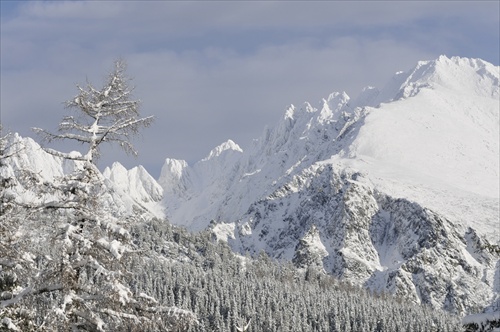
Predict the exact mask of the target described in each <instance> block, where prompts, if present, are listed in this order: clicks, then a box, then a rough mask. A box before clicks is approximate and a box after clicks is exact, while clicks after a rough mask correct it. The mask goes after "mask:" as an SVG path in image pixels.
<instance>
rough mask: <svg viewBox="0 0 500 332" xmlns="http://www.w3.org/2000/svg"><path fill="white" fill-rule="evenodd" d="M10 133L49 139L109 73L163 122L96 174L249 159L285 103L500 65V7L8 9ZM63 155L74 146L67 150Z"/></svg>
mask: <svg viewBox="0 0 500 332" xmlns="http://www.w3.org/2000/svg"><path fill="white" fill-rule="evenodd" d="M0 3H1V29H0V31H1V36H0V43H1V45H0V46H1V86H0V87H1V95H0V97H1V98H0V100H1V121H2V124H3V126H4V127H5V129H8V130H10V131H13V132H19V133H20V134H21V135H23V136H31V137H33V138H35V139H36V140H37V141H40V140H39V138H38V137H37V136H35V134H34V133H32V132H31V130H30V128H31V127H42V128H45V129H48V130H52V131H55V130H56V129H57V124H58V123H59V121H60V119H61V118H62V117H63V116H64V115H65V114H66V113H67V110H65V109H64V107H63V102H64V101H66V100H68V99H71V98H72V97H73V96H75V95H76V94H77V89H76V84H82V85H84V84H85V83H86V81H87V80H88V81H90V82H92V83H93V84H94V85H96V86H98V87H100V86H101V84H102V83H103V80H104V78H105V76H106V75H107V73H108V72H109V71H110V70H111V69H112V64H113V61H114V60H115V59H116V58H118V57H121V58H123V59H125V60H126V61H127V63H128V70H127V73H128V75H129V76H131V77H133V85H135V86H136V89H135V92H134V96H135V97H136V98H137V99H140V100H141V101H142V108H141V111H142V115H144V116H146V115H154V116H155V117H156V121H155V123H154V124H153V126H152V127H150V128H147V129H145V130H144V131H143V132H142V134H141V135H140V136H139V137H137V139H135V140H134V145H135V147H136V148H137V149H138V150H139V157H138V158H137V159H134V158H133V157H129V156H127V155H126V154H125V153H124V152H122V151H120V150H118V149H117V148H108V149H106V150H105V151H104V156H103V157H102V158H101V160H100V163H99V164H100V165H99V166H100V168H101V169H102V168H104V166H106V165H110V164H111V163H112V162H113V161H120V162H121V163H122V164H124V165H125V166H126V167H127V168H130V167H133V166H135V165H139V164H142V165H144V166H145V167H146V169H147V170H148V171H149V172H150V173H151V174H152V175H153V176H154V177H158V175H159V173H160V169H161V166H162V165H163V162H164V159H165V158H166V157H171V158H177V159H185V160H187V161H188V162H189V163H190V164H193V163H194V162H196V161H197V160H200V159H201V158H204V157H205V156H206V155H208V153H209V151H210V150H211V149H212V148H214V147H215V146H217V145H219V144H220V143H222V142H224V141H226V140H227V139H232V140H234V141H235V142H236V143H238V144H239V145H240V146H241V147H242V148H243V149H245V148H246V147H248V146H249V145H250V143H251V140H252V139H255V138H258V137H259V136H260V135H261V133H262V131H263V129H264V127H265V126H266V125H268V126H273V125H274V124H275V123H276V122H277V121H278V120H279V119H280V118H281V117H282V115H283V113H284V110H285V109H286V108H287V107H288V105H290V104H294V105H301V104H302V103H303V102H305V101H309V102H310V103H311V104H312V105H313V106H316V105H317V104H318V102H319V101H320V100H321V98H326V97H327V96H328V95H329V94H330V93H331V92H334V91H346V92H347V94H348V95H349V96H351V97H352V98H355V97H356V96H357V94H358V93H359V92H360V90H361V89H362V88H363V87H365V86H376V87H379V88H382V87H383V86H384V84H385V83H386V82H387V81H388V80H389V79H390V78H391V77H392V75H393V74H394V73H395V72H397V71H400V70H404V71H407V70H409V69H411V68H412V67H413V66H415V64H416V62H417V61H419V60H431V59H435V58H437V57H438V56H439V55H441V54H445V55H447V56H454V55H458V56H463V57H473V58H481V59H483V60H486V61H489V62H491V63H493V64H495V65H498V64H499V58H500V54H499V53H500V46H499V40H500V36H499V30H500V23H499V12H500V8H499V1H484V2H482V1H470V2H469V1H457V2H453V1H442V2H439V1H421V2H420V1H416V2H409V1H401V2H396V1H365V2H361V1H360V2H356V1H349V2H347V1H345V2H342V1H336V2H333V1H317V2H316V1H303V2H301V1H290V2H288V1H278V2H271V1H247V2H244V1H234V2H229V1H171V2H170V1H168V2H167V1H67V2H65V1H31V2H28V1H10V2H9V1H4V0H2V1H1V2H0ZM58 148H60V149H63V150H64V149H70V150H72V149H74V147H68V146H58Z"/></svg>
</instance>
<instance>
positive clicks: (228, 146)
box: [202, 139, 243, 161]
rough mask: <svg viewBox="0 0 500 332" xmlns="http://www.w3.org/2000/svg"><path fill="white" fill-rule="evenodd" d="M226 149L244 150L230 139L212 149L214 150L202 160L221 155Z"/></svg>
mask: <svg viewBox="0 0 500 332" xmlns="http://www.w3.org/2000/svg"><path fill="white" fill-rule="evenodd" d="M225 151H236V152H243V150H242V149H241V148H240V146H239V145H238V144H236V143H235V142H233V141H232V140H230V139H229V140H227V141H226V142H224V143H222V144H221V145H219V146H217V147H215V148H214V149H212V151H210V153H209V154H208V156H207V157H205V158H203V159H202V161H207V160H210V159H213V158H216V157H219V156H220V155H221V154H222V153H224V152H225Z"/></svg>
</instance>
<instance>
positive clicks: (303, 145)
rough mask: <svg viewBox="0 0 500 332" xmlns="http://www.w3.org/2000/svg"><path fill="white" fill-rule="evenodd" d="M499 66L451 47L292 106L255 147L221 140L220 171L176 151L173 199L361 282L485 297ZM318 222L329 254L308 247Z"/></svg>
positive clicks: (491, 265)
mask: <svg viewBox="0 0 500 332" xmlns="http://www.w3.org/2000/svg"><path fill="white" fill-rule="evenodd" d="M498 71H499V68H498V67H495V66H493V65H491V64H489V63H486V62H484V61H482V60H477V59H465V58H458V57H454V58H451V59H449V58H446V57H444V56H442V57H440V58H438V59H436V60H434V61H425V62H420V63H418V64H417V66H416V67H415V68H414V69H412V70H410V71H408V72H406V73H403V72H400V73H398V74H396V75H395V77H394V78H393V79H392V80H391V81H390V82H389V83H388V84H387V86H386V87H385V88H383V89H382V90H380V91H379V90H377V89H375V88H366V89H364V90H363V91H362V93H361V94H360V96H358V97H357V98H356V99H354V100H351V99H350V98H349V97H348V96H347V95H346V94H345V93H333V94H331V95H330V96H329V97H328V98H326V99H324V100H323V101H322V102H321V103H320V104H319V106H318V107H317V108H315V107H313V106H312V105H310V104H309V103H305V104H304V105H303V106H302V107H299V108H297V107H294V106H291V107H289V108H288V109H287V110H286V112H285V115H284V117H283V118H282V119H281V120H280V121H279V122H278V124H277V125H276V126H275V127H274V128H272V129H266V130H265V131H264V133H263V135H262V137H261V138H260V139H259V140H257V141H256V142H255V143H254V145H253V146H252V147H250V149H249V150H248V151H244V152H242V151H241V149H239V148H238V149H235V148H234V145H231V144H230V146H233V148H229V149H226V150H224V151H226V152H227V154H228V156H229V155H230V158H228V157H224V156H223V155H222V154H220V155H217V154H212V153H211V155H212V158H211V159H210V165H211V166H210V172H207V171H205V169H206V168H205V167H204V166H203V167H202V165H204V164H205V163H206V160H202V161H200V162H199V163H197V164H195V165H194V166H192V167H191V166H189V165H188V164H187V163H186V162H184V161H176V160H171V159H167V161H166V163H165V166H164V168H163V170H162V175H161V176H160V179H159V183H160V184H161V185H162V187H163V188H164V190H165V194H164V202H165V204H166V206H167V211H166V213H167V215H168V216H169V217H170V220H171V221H172V222H173V223H175V224H179V225H184V226H187V227H188V228H190V229H193V230H200V229H204V228H206V227H211V228H212V229H213V231H214V232H215V234H217V236H218V237H219V238H221V239H224V240H227V241H228V242H229V243H230V244H231V246H232V247H233V249H235V250H237V251H239V252H242V253H244V252H247V251H248V252H251V253H252V252H253V253H258V252H259V251H260V250H265V251H266V252H267V253H268V254H269V255H271V256H273V257H276V258H280V259H286V260H292V258H294V256H295V257H297V252H296V248H299V249H300V250H299V251H300V252H301V253H307V252H310V253H314V252H316V253H318V252H319V253H321V254H320V255H319V256H320V257H319V258H318V257H310V261H311V262H317V261H318V259H319V260H320V261H322V262H323V268H324V269H325V270H326V271H327V272H328V273H333V274H334V275H337V276H338V277H340V278H345V279H347V280H351V281H352V282H355V283H356V284H359V285H365V286H367V287H369V288H371V289H374V290H378V291H389V292H392V293H397V294H404V295H406V296H407V297H410V298H413V299H414V301H415V302H424V303H429V304H432V305H433V306H435V307H442V308H445V309H447V310H450V311H454V312H460V313H464V312H471V311H474V310H477V307H484V306H486V305H488V304H490V303H493V302H494V301H495V299H496V298H497V297H498V286H495V285H496V284H498V283H499V282H500V280H499V279H498V274H497V275H495V271H496V270H497V269H498V265H497V264H498V263H497V262H498V258H499V254H500V252H499V249H498V244H499V242H500V241H499V235H498V204H499V195H498V177H499V175H498V168H499V152H498V151H499V145H498V138H499V100H498V99H499V84H498V82H499V73H498ZM226 146H227V144H226ZM219 150H223V149H222V148H221V149H219ZM186 211H188V212H189V213H186ZM313 229H317V232H318V234H319V235H318V236H314V238H318V237H319V239H320V240H321V243H318V242H317V241H313V242H314V245H315V246H316V249H317V248H323V247H324V248H325V250H326V251H327V253H328V255H324V253H322V252H323V251H322V250H314V248H311V250H308V249H307V248H304V245H306V244H307V243H308V242H311V241H307V239H308V238H310V237H311V236H310V234H311V230H313ZM315 232H316V231H314V232H313V233H315ZM308 234H309V235H308ZM300 243H302V245H299V244H300ZM299 256H301V255H300V254H299ZM322 256H324V257H322ZM300 261H303V260H302V259H301V260H300ZM305 261H308V259H306V260H305ZM299 265H301V264H299Z"/></svg>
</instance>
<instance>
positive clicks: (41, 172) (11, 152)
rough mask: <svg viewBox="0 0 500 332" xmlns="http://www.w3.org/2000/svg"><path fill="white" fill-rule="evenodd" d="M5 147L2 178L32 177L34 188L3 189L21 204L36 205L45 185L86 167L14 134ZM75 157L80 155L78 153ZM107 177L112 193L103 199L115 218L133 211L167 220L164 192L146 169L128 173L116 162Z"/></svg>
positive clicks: (105, 176) (107, 172)
mask: <svg viewBox="0 0 500 332" xmlns="http://www.w3.org/2000/svg"><path fill="white" fill-rule="evenodd" d="M5 145H6V151H4V153H5V155H8V156H9V158H6V159H5V160H3V162H4V165H3V167H1V168H0V170H1V172H2V174H0V177H1V178H2V179H18V178H20V177H22V176H29V177H31V180H30V181H28V183H30V184H31V185H32V187H26V186H23V184H22V183H16V184H14V185H9V186H8V187H7V188H3V189H4V190H6V191H7V194H11V195H13V196H15V199H16V201H17V202H18V203H25V204H32V203H34V201H36V200H38V199H40V197H36V196H37V194H40V193H41V192H42V191H43V186H44V184H45V183H54V182H55V181H56V180H57V179H58V178H61V177H63V176H64V175H68V174H71V173H73V172H75V171H77V170H79V169H81V168H82V167H83V163H82V162H80V161H74V160H67V159H63V158H60V157H56V156H54V155H52V154H49V153H47V152H45V151H44V150H43V148H42V147H41V146H40V145H39V144H38V143H37V142H35V141H34V140H33V139H31V138H29V137H21V136H19V135H18V134H12V135H10V136H9V137H7V140H6V142H5ZM72 154H79V153H78V152H76V151H75V152H72ZM103 175H104V179H105V181H106V183H105V185H106V187H107V188H108V190H107V192H106V194H105V195H104V196H102V197H100V198H99V199H100V200H101V201H102V202H104V205H105V206H107V207H108V208H109V210H110V211H111V212H112V213H113V214H114V215H116V216H127V215H129V214H130V213H133V212H134V213H135V212H141V213H144V214H147V215H151V216H156V217H164V208H163V207H162V206H161V204H160V201H161V199H162V196H163V189H162V188H161V187H160V186H159V184H158V183H157V182H156V181H155V179H154V178H153V177H152V176H151V175H149V173H148V172H147V171H146V170H145V169H144V168H143V167H142V166H139V167H135V168H133V169H131V170H126V169H125V168H124V167H123V166H122V165H121V164H119V163H114V164H113V166H112V167H111V168H106V169H105V170H104V172H103ZM33 186H34V187H33ZM35 188H36V189H37V190H35Z"/></svg>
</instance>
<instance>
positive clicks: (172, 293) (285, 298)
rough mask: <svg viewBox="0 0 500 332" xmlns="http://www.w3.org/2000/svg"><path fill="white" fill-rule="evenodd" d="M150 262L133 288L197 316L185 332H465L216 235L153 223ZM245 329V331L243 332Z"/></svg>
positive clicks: (146, 238)
mask: <svg viewBox="0 0 500 332" xmlns="http://www.w3.org/2000/svg"><path fill="white" fill-rule="evenodd" d="M132 233H133V234H134V241H135V243H136V244H137V245H139V246H140V247H145V246H149V249H151V250H152V251H151V256H149V257H147V258H145V257H142V258H141V261H135V262H133V263H132V265H131V266H130V268H131V269H133V270H134V272H135V274H134V280H133V282H132V287H133V288H135V289H137V290H140V291H144V292H147V293H148V294H150V295H152V296H154V297H155V298H157V299H158V300H159V301H161V302H164V305H166V306H176V307H179V308H182V309H184V310H189V311H191V312H193V313H194V314H195V315H196V316H197V318H198V323H197V324H193V325H190V326H184V327H183V329H179V330H178V331H181V330H182V331H231V332H232V331H242V330H244V326H245V325H247V323H248V322H250V324H249V327H248V331H252V332H260V331H263V332H264V331H269V332H270V331H273V332H278V331H303V332H305V331H332V332H333V331H344V332H346V331H408V332H410V331H411V332H418V331H422V332H424V331H425V332H428V331H443V332H444V331H459V330H461V326H460V322H459V319H458V317H455V316H451V315H449V314H447V313H445V312H441V311H436V310H432V309H430V308H427V307H424V306H419V305H415V304H411V303H406V302H405V301H404V300H403V299H397V298H394V297H391V296H386V295H383V294H378V295H377V294H370V293H368V292H367V291H365V290H362V289H359V288H358V287H353V286H350V285H349V284H348V283H343V282H339V281H338V280H336V279H334V278H333V277H331V276H328V275H325V274H323V273H322V272H320V271H318V270H315V269H314V268H311V269H309V270H307V271H302V272H300V271H298V270H297V269H296V268H295V267H294V266H292V265H291V264H278V263H277V262H274V261H272V260H271V259H270V258H269V257H268V256H267V255H266V254H264V253H261V254H260V256H259V257H257V258H255V259H251V258H249V257H248V256H247V257H238V256H235V255H234V254H233V253H232V252H231V250H230V249H229V247H228V246H227V245H225V244H224V243H217V242H215V241H214V240H212V238H211V235H210V233H209V232H208V231H207V232H203V233H200V234H190V233H188V232H186V231H185V230H183V229H180V228H177V227H174V226H172V225H169V224H168V223H167V222H164V221H159V220H153V221H151V222H149V223H147V224H143V225H141V226H140V227H135V228H134V230H133V231H132ZM238 328H239V329H238Z"/></svg>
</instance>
